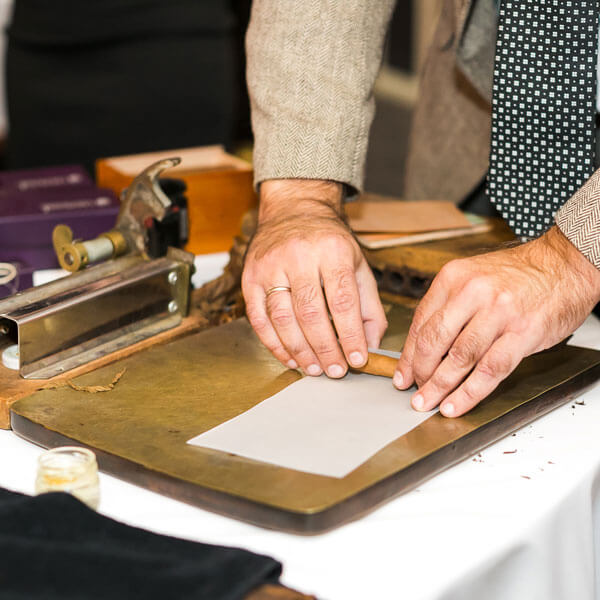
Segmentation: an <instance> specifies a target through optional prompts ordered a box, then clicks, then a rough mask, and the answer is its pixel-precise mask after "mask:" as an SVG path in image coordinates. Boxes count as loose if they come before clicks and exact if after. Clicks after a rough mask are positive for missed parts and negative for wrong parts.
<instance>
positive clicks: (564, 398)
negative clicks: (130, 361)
mask: <svg viewBox="0 0 600 600" xmlns="http://www.w3.org/2000/svg"><path fill="white" fill-rule="evenodd" d="M599 378H600V364H597V365H594V366H592V367H590V368H589V369H587V370H586V371H583V372H582V373H579V374H578V375H576V376H574V377H573V378H571V379H569V380H568V381H567V382H565V383H564V384H562V385H561V386H559V387H556V388H553V389H551V390H548V391H547V392H545V393H543V394H541V395H540V396H538V397H537V398H534V399H533V400H531V401H529V402H527V403H526V404H523V405H521V406H519V407H517V408H515V409H513V410H511V411H510V412H508V413H507V414H505V415H503V416H502V417H499V418H497V419H495V420H494V421H492V422H490V423H488V424H486V425H484V426H482V427H480V428H479V429H476V430H475V431H472V432H471V433H469V434H467V435H465V436H463V437H462V438H460V439H458V440H456V441H455V442H453V443H450V444H448V445H447V446H444V447H443V448H440V449H439V450H436V451H435V452H433V453H431V454H429V455H428V456H425V457H424V458H423V459H421V460H420V461H418V462H416V463H414V464H413V465H410V466H409V467H407V468H405V469H403V470H401V471H399V472H396V473H394V474H393V475H390V476H389V477H387V478H385V479H382V480H381V481H378V482H377V483H375V484H373V485H371V486H369V487H367V488H365V489H363V490H361V491H360V492H358V493H357V494H355V495H354V496H352V497H350V498H347V499H346V500H343V501H341V502H340V503H338V504H336V505H335V506H333V507H330V508H327V509H325V510H323V511H320V512H293V511H287V510H283V509H280V508H277V507H273V506H268V505H265V504H260V503H257V502H254V501H252V500H247V499H244V498H241V497H239V496H234V495H232V494H227V493H224V492H219V491H216V490H212V489H210V488H206V487H202V486H200V485H197V484H194V483H191V482H188V481H185V480H181V479H177V478H176V477H173V476H171V475H167V474H163V473H160V472H157V471H153V470H152V469H148V468H146V467H143V466H141V465H139V464H138V463H134V462H132V461H130V460H127V459H125V458H121V457H119V456H117V455H115V454H111V453H108V452H104V451H102V450H98V449H96V448H94V447H90V446H86V445H85V444H81V443H80V442H78V441H77V440H74V439H71V438H68V437H66V436H63V435H62V434H60V433H57V432H54V431H52V430H50V429H47V428H45V427H44V426H43V425H40V424H38V423H34V422H33V421H30V420H29V419H27V418H25V417H22V416H21V415H19V414H17V413H15V412H14V411H11V418H12V428H13V430H14V431H15V433H17V434H18V435H19V436H21V437H22V438H24V439H26V440H28V441H30V442H33V443H34V444H37V445H39V446H42V447H44V448H54V447H57V446H63V445H77V446H84V447H88V448H90V449H91V450H93V451H94V452H95V453H96V455H97V458H98V464H99V467H100V469H101V470H102V471H103V472H105V473H108V474H110V475H113V476H115V477H117V478H119V479H122V480H124V481H128V482H130V483H133V484H135V485H139V486H140V487H143V488H146V489H149V490H151V491H154V492H157V493H160V494H163V495H165V496H168V497H171V498H174V499H176V500H179V501H182V502H185V503H187V504H191V505H193V506H197V507H199V508H202V509H205V510H208V511H211V512H214V513H217V514H220V515H224V516H227V517H230V518H234V519H238V520H241V521H245V522H248V523H251V524H253V525H258V526H261V527H265V528H267V529H275V530H278V531H284V532H288V533H294V534H300V535H317V534H321V533H325V532H327V531H330V530H332V529H335V528H336V527H339V526H341V525H344V524H346V523H348V522H351V521H354V520H356V519H358V518H360V517H361V516H363V515H365V514H367V513H370V512H371V511H373V510H375V509H376V508H377V507H378V506H380V505H381V504H383V503H384V502H387V501H389V500H391V499H392V498H393V497H395V496H398V495H400V494H402V493H404V492H407V491H409V490H411V489H413V488H415V487H416V486H418V485H419V484H421V483H423V482H424V481H425V480H427V479H429V478H431V477H433V476H434V475H436V474H438V473H440V472H442V471H444V470H446V469H448V468H450V467H452V466H454V465H455V464H457V463H458V462H460V461H462V460H464V459H465V458H468V457H469V456H471V455H473V454H475V453H476V452H479V451H480V450H481V449H483V448H485V447H486V446H489V445H490V444H492V443H494V442H496V441H498V440H499V439H501V438H503V437H506V436H507V435H509V434H510V433H512V432H513V431H514V430H515V429H518V428H520V427H522V426H524V425H527V424H529V423H531V422H532V421H534V420H535V419H537V418H539V417H541V416H543V415H545V414H547V413H549V412H550V411H551V410H553V409H554V408H557V407H559V406H561V405H563V404H566V403H567V402H570V401H572V400H573V399H574V398H575V397H577V396H578V395H580V394H582V393H584V392H585V391H586V390H587V389H589V388H590V387H591V386H592V385H593V384H594V383H595V382H596V381H597V380H598V379H599Z"/></svg>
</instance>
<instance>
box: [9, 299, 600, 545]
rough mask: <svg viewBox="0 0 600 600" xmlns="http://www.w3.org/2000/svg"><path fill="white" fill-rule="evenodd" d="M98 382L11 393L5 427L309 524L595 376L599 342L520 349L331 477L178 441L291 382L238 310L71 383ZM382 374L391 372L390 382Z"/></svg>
mask: <svg viewBox="0 0 600 600" xmlns="http://www.w3.org/2000/svg"><path fill="white" fill-rule="evenodd" d="M411 316H412V311H411V310H410V309H407V308H404V307H399V306H396V307H393V309H392V311H391V312H390V313H389V314H388V319H389V321H390V332H389V336H387V337H386V339H385V340H384V344H383V347H384V348H388V349H396V350H397V349H399V348H401V347H402V345H403V341H404V337H405V335H406V332H407V330H408V326H409V323H410V319H411ZM124 367H126V369H127V371H126V373H125V375H124V376H123V378H122V379H121V380H120V381H119V383H118V384H117V385H116V386H115V387H114V389H113V390H112V391H110V392H107V393H104V394H97V395H92V394H89V393H86V392H78V391H75V390H73V389H69V388H62V389H55V390H45V391H41V392H36V393H35V394H33V395H32V396H30V397H28V398H24V399H21V400H19V401H17V402H15V403H14V404H13V405H12V425H13V429H14V430H15V431H16V432H17V433H18V434H19V435H21V436H23V437H25V438H27V439H29V440H31V441H33V442H35V443H37V444H39V445H41V446H44V447H53V446H57V445H64V444H81V445H84V446H86V447H89V448H91V449H92V450H94V451H95V452H96V454H97V456H98V462H99V465H100V468H101V469H102V470H104V471H106V472H109V473H112V474H114V475H116V476H118V477H121V478H123V479H126V480H128V481H131V482H133V483H136V484H138V485H141V486H144V487H147V488H149V489H152V490H154V491H157V492H159V493H163V494H166V495H169V496H172V497H174V498H177V499H179V500H182V501H184V502H189V503H191V504H195V505H198V506H201V507H203V508H206V509H208V510H212V511H215V512H219V513H222V514H225V515H228V516H231V517H234V518H237V519H242V520H245V521H249V522H251V523H255V524H258V525H262V526H265V527H269V528H276V529H282V530H286V531H292V532H296V533H303V534H312V533H320V532H322V531H326V530H328V529H331V528H333V527H336V526H338V525H340V524H342V523H344V522H347V521H348V520H351V519H355V518H357V517H359V516H360V515H361V514H363V513H365V512H367V511H370V510H372V509H373V508H375V507H376V506H377V505H379V504H381V503H382V502H384V501H385V500H387V499H389V498H391V497H393V496H395V495H397V494H399V493H401V492H404V491H406V490H408V489H411V488H412V487H414V486H416V485H418V484H419V483H420V482H421V481H423V480H424V479H426V478H428V477H431V476H432V475H434V474H436V473H438V472H440V471H442V470H444V469H446V468H448V467H450V466H451V465H453V464H455V463H456V462H458V461H460V460H462V459H464V458H465V457H467V456H469V455H470V454H473V453H476V452H478V451H479V450H480V449H481V448H483V447H485V446H487V445H488V444H490V443H492V442H494V441H496V440H497V439H499V438H501V437H503V436H506V435H508V434H509V433H511V432H512V431H514V430H515V429H517V428H519V427H521V426H523V425H524V424H526V423H529V422H531V421H532V420H534V419H535V418H537V417H539V416H541V415H543V414H545V413H547V412H548V411H549V410H552V409H553V408H554V407H556V406H558V405H561V404H563V403H565V402H567V401H569V400H571V399H572V398H573V396H574V395H575V394H577V393H580V392H581V391H582V390H583V389H585V388H586V386H589V385H591V384H592V383H593V382H595V381H596V380H597V379H598V377H599V376H600V352H597V351H594V350H584V349H581V348H574V347H570V346H566V345H561V346H558V347H556V348H553V349H551V350H549V351H546V352H544V353H540V354H537V355H535V356H532V357H529V358H527V359H526V360H525V361H523V362H522V363H521V365H520V366H519V367H518V368H517V370H516V371H515V372H514V373H513V374H512V375H511V376H510V377H509V378H508V379H507V380H505V381H504V382H503V383H502V384H501V385H500V387H499V388H498V389H497V390H496V391H495V392H494V393H493V394H492V395H491V396H490V397H489V398H488V399H486V400H485V401H484V402H482V403H481V404H479V405H478V406H477V407H476V408H475V409H474V410H472V411H471V412H469V413H468V414H467V415H465V416H464V417H461V418H459V419H445V418H444V417H442V416H441V415H439V414H436V415H434V416H433V417H431V418H429V419H428V420H426V421H425V422H423V423H422V424H421V425H419V426H418V427H416V428H415V429H413V430H412V431H410V432H409V433H407V434H406V435H404V436H402V437H400V438H398V439H396V440H395V441H393V442H392V443H390V444H389V445H388V446H386V447H385V448H383V449H382V450H381V451H379V452H377V453H376V454H375V455H374V456H372V457H371V458H370V459H369V460H367V461H366V462H365V463H363V464H362V465H361V466H359V467H358V468H357V469H355V470H354V471H352V472H351V473H350V474H348V475H347V476H346V477H344V478H342V479H337V478H330V477H324V476H320V475H314V474H310V473H304V472H300V471H295V470H292V469H286V468H283V467H278V466H275V465H271V464H266V463H261V462H258V461H254V460H251V459H247V458H243V457H240V456H235V455H232V454H228V453H225V452H219V451H216V450H209V449H206V448H199V447H194V446H190V445H189V444H187V443H186V442H187V440H189V439H191V438H192V437H194V436H196V435H198V434H200V433H202V432H204V431H207V430H209V429H211V428H213V427H215V426H216V425H219V424H220V423H222V422H224V421H227V420H228V419H231V418H233V417H235V416H237V415H239V414H241V413H242V412H244V411H245V410H248V409H249V408H251V407H252V406H254V405H256V404H257V403H259V402H261V401H262V400H264V399H266V398H268V397H270V396H272V395H273V394H275V393H277V392H278V391H280V390H281V389H283V388H284V387H286V386H287V385H289V384H291V383H292V382H294V381H296V380H297V379H298V378H299V377H300V374H299V373H298V372H296V371H291V370H288V369H285V368H284V367H283V366H282V365H281V364H280V363H279V362H278V361H276V360H275V359H274V358H273V357H272V356H271V355H270V354H269V352H268V351H267V350H266V349H265V348H264V347H262V345H261V344H260V343H259V342H258V340H257V338H256V336H255V335H254V334H253V332H252V330H251V328H250V326H249V324H248V323H247V321H245V320H244V319H240V320H238V321H234V322H233V323H230V324H228V325H223V326H221V327H215V328H213V329H208V330H206V331H203V332H200V333H196V334H193V335H189V336H187V337H185V338H182V339H179V340H176V341H174V342H171V343H169V344H164V345H161V346H155V347H152V348H149V349H147V350H145V351H143V352H139V353H137V354H134V355H132V356H129V357H127V358H125V359H122V360H119V361H118V362H116V363H114V364H112V365H108V366H105V367H102V368H100V369H98V370H97V371H95V372H94V373H88V374H87V375H84V376H82V377H78V378H77V380H76V381H77V383H78V384H82V385H94V384H96V383H102V382H103V381H110V380H111V378H112V377H113V376H114V374H115V372H116V371H118V370H120V369H122V368H124ZM390 385H391V383H390Z"/></svg>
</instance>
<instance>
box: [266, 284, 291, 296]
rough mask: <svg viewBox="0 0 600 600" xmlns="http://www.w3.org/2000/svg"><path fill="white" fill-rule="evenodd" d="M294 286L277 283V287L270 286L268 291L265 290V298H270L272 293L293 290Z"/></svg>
mask: <svg viewBox="0 0 600 600" xmlns="http://www.w3.org/2000/svg"><path fill="white" fill-rule="evenodd" d="M291 291H292V288H291V287H288V286H287V285H276V286H275V287H272V288H269V289H268V290H267V291H266V292H265V298H268V297H269V296H270V295H271V294H274V293H275V292H291Z"/></svg>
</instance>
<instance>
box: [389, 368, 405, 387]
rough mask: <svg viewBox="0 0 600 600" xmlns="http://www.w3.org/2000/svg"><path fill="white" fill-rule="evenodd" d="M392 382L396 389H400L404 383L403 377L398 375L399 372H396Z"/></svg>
mask: <svg viewBox="0 0 600 600" xmlns="http://www.w3.org/2000/svg"><path fill="white" fill-rule="evenodd" d="M392 381H393V383H394V385H395V386H396V387H397V388H401V387H402V384H403V383H404V377H402V373H400V371H396V372H395V373H394V379H392Z"/></svg>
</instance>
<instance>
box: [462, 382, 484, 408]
mask: <svg viewBox="0 0 600 600" xmlns="http://www.w3.org/2000/svg"><path fill="white" fill-rule="evenodd" d="M461 390H462V393H463V396H464V397H465V399H466V401H467V402H466V403H467V404H468V405H471V406H472V405H475V404H477V403H478V402H479V401H480V400H481V398H480V394H479V392H478V391H477V389H476V388H475V387H474V386H473V384H472V383H470V382H468V381H466V382H465V383H464V384H463V386H462V388H461Z"/></svg>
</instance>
